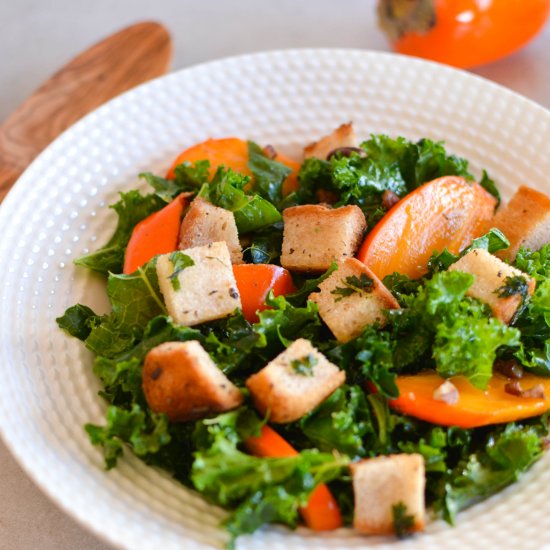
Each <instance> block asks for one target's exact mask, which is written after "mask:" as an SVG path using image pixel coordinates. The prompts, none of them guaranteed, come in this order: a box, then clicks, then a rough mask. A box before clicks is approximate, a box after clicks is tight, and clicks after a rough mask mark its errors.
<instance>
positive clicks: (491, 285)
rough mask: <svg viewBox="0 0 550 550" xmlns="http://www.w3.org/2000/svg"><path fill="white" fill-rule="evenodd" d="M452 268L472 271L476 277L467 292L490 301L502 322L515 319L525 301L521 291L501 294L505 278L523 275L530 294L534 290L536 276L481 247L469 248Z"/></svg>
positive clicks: (450, 268)
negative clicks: (502, 295)
mask: <svg viewBox="0 0 550 550" xmlns="http://www.w3.org/2000/svg"><path fill="white" fill-rule="evenodd" d="M449 271H464V272H466V273H471V274H472V275H473V276H474V277H475V280H474V284H473V285H472V286H471V287H470V288H469V290H468V296H472V297H473V298H478V299H479V300H481V301H482V302H485V303H486V304H487V305H489V307H490V308H491V310H492V311H493V315H494V316H495V317H496V318H497V319H500V320H501V321H502V322H503V323H509V322H510V321H511V320H512V317H513V316H514V314H515V313H516V311H517V309H518V307H519V306H520V305H521V302H522V296H521V295H520V294H514V295H512V296H508V297H502V298H501V297H499V289H501V288H502V287H503V286H504V285H506V279H507V278H508V277H518V276H520V277H524V278H525V281H526V282H527V285H528V293H529V295H531V294H533V292H534V291H535V284H536V283H535V279H533V278H532V277H529V275H527V274H526V273H523V271H520V270H519V269H516V268H515V267H512V266H510V265H508V264H506V263H504V262H503V261H502V260H500V259H499V258H497V257H496V256H493V255H492V254H489V252H487V250H484V249H482V248H474V250H471V251H470V252H468V254H466V255H464V256H463V257H462V258H460V260H458V262H455V263H454V264H452V265H451V267H449Z"/></svg>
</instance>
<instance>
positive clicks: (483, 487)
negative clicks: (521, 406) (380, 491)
mask: <svg viewBox="0 0 550 550" xmlns="http://www.w3.org/2000/svg"><path fill="white" fill-rule="evenodd" d="M541 455H542V446H541V440H540V435H539V433H538V431H537V430H536V428H534V427H533V426H526V427H520V426H517V425H515V424H508V425H506V426H505V427H504V428H503V429H500V430H498V429H497V430H493V431H492V432H491V433H490V434H489V435H488V436H487V439H486V444H485V446H483V447H481V448H480V450H478V451H477V452H475V453H473V454H468V455H467V456H465V457H464V459H463V460H461V461H460V462H459V464H458V465H457V466H456V467H455V468H454V469H453V470H451V471H450V472H449V473H448V474H447V476H446V482H445V492H444V496H443V497H442V499H441V500H440V501H439V502H438V503H436V507H438V508H439V509H440V510H441V512H442V513H443V516H444V518H445V519H447V521H450V522H451V523H452V522H453V521H454V518H455V516H456V513H457V512H458V511H460V510H462V509H464V508H466V507H468V506H471V505H472V504H474V503H476V502H479V501H480V500H483V499H485V498H487V497H489V496H491V495H492V494H494V493H496V492H498V491H500V490H501V489H503V488H504V487H506V486H507V485H509V484H510V483H512V482H514V481H516V480H517V479H518V478H519V477H520V475H521V474H522V473H523V472H524V471H525V470H527V469H528V468H529V467H530V466H531V465H532V464H533V463H534V462H535V461H537V460H538V459H539V458H540V457H541Z"/></svg>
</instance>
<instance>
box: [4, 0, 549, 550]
mask: <svg viewBox="0 0 550 550" xmlns="http://www.w3.org/2000/svg"><path fill="white" fill-rule="evenodd" d="M374 11H375V0H338V1H337V0H277V1H276V2H274V1H273V0H270V1H268V0H233V1H223V0H198V1H197V0H195V1H194V2H192V1H190V0H156V1H147V0H118V1H115V0H111V1H109V0H88V1H87V2H83V1H81V0H50V1H47V0H42V1H39V0H0V22H1V24H2V25H1V26H2V32H1V33H0V121H3V120H4V119H5V118H6V116H7V115H8V114H9V113H10V112H11V111H13V110H14V109H15V108H16V107H17V106H18V104H19V103H20V102H21V101H22V100H23V99H24V98H25V97H26V96H27V95H29V94H30V93H32V91H33V90H34V89H35V88H37V87H38V86H39V85H40V83H41V82H42V81H43V80H45V79H46V78H47V77H48V76H49V75H50V74H51V73H53V72H54V71H55V70H57V69H58V68H60V66H62V65H63V64H64V63H66V62H67V61H68V60H69V59H70V58H71V57H73V56H74V55H76V54H77V53H79V52H80V51H81V50H83V49H85V48H87V47H88V46H90V45H91V44H93V43H94V42H96V41H97V40H99V39H100V38H102V37H104V36H106V35H108V34H110V33H111V32H114V31H116V30H118V29H120V28H121V27H124V26H126V25H128V24H131V23H134V22H137V21H139V20H144V19H154V20H157V21H159V22H161V23H163V24H165V25H166V26H167V27H168V29H169V30H170V31H171V33H172V37H173V40H174V47H175V52H174V62H173V68H174V69H175V70H176V69H181V68H183V67H188V66H190V65H193V64H196V63H200V62H202V61H207V60H211V59H216V58H220V57H225V56H229V55H235V54H240V53H245V52H254V51H261V50H268V49H279V48H296V47H346V48H363V49H374V50H388V46H387V44H386V41H385V38H384V36H383V35H382V34H381V32H380V31H379V30H378V29H377V26H376V20H375V17H374ZM549 68H550V26H547V27H546V28H545V30H544V31H543V32H542V33H541V34H540V35H539V36H538V37H537V38H536V39H535V40H534V41H533V42H532V43H531V44H530V45H529V46H527V47H526V48H525V49H523V50H522V51H521V52H518V53H517V54H515V55H513V56H511V57H509V58H507V59H505V60H503V61H500V62H497V63H494V64H491V65H487V66H485V67H482V68H479V69H476V70H475V71H474V72H475V73H477V74H479V75H481V76H484V77H486V78H489V79H491V80H494V81H496V82H498V83H500V84H503V85H504V86H507V87H509V88H511V89H513V90H515V91H517V92H519V93H522V94H524V95H526V96H528V97H530V98H531V99H533V100H535V101H537V102H539V103H541V104H542V105H544V106H545V107H547V108H550V70H549ZM0 495H1V497H0V550H4V549H6V550H7V549H9V550H17V549H29V548H40V549H43V550H54V549H56V550H69V549H71V550H73V549H79V548H85V549H94V550H96V549H97V550H99V549H103V550H104V549H106V548H107V546H106V545H104V544H103V543H102V542H100V541H99V540H97V539H96V538H95V537H94V536H92V535H90V534H88V533H87V532H86V531H84V530H83V529H82V528H81V527H80V526H79V525H77V524H76V523H75V522H74V521H73V520H71V519H70V518H69V517H68V516H66V515H65V514H63V513H62V512H61V511H59V510H58V509H57V507H56V506H55V505H54V504H52V503H51V502H50V501H49V500H48V498H47V497H45V496H44V495H42V493H41V492H40V491H39V490H38V489H37V488H36V487H35V486H34V485H33V483H32V482H31V481H30V480H29V478H28V477H27V476H26V475H25V474H24V473H23V472H22V471H21V469H20V468H19V466H18V465H17V464H16V462H15V461H14V460H13V458H12V457H11V455H10V454H9V451H8V450H7V449H6V447H5V446H4V445H3V443H2V442H1V441H0Z"/></svg>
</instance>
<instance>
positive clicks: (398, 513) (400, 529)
mask: <svg viewBox="0 0 550 550" xmlns="http://www.w3.org/2000/svg"><path fill="white" fill-rule="evenodd" d="M392 512H393V529H394V531H395V535H396V536H397V537H398V538H400V539H404V538H405V537H408V536H409V535H410V534H411V533H412V529H413V527H414V516H412V515H410V514H407V507H406V506H405V504H403V502H398V503H397V504H394V505H393V506H392Z"/></svg>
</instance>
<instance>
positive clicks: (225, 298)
mask: <svg viewBox="0 0 550 550" xmlns="http://www.w3.org/2000/svg"><path fill="white" fill-rule="evenodd" d="M177 255H185V256H188V257H189V258H191V260H192V261H193V262H194V265H191V266H189V267H184V268H183V269H179V270H176V272H175V265H177ZM180 257H181V256H180ZM174 262H176V264H174ZM157 275H158V281H159V286H160V290H161V292H162V295H163V296H164V301H165V303H166V309H167V310H168V313H169V314H170V316H171V317H172V319H174V321H175V322H176V323H178V324H179V325H186V326H193V325H198V324H200V323H205V322H207V321H212V320H214V319H221V318H222V317H227V316H228V315H231V314H232V313H233V312H234V311H235V310H236V309H237V308H240V307H241V298H240V296H239V291H238V289H237V283H236V281H235V276H234V275H233V269H232V267H231V260H230V258H229V250H228V249H227V245H226V244H225V242H216V243H211V244H208V245H205V246H197V247H195V248H187V249H185V250H182V251H179V252H171V253H169V254H163V255H162V256H159V257H158V259H157Z"/></svg>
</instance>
